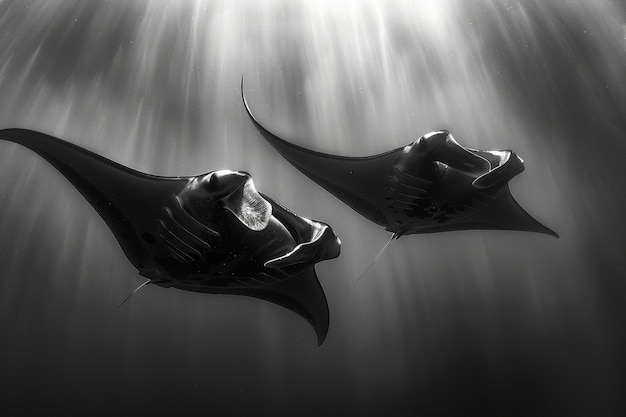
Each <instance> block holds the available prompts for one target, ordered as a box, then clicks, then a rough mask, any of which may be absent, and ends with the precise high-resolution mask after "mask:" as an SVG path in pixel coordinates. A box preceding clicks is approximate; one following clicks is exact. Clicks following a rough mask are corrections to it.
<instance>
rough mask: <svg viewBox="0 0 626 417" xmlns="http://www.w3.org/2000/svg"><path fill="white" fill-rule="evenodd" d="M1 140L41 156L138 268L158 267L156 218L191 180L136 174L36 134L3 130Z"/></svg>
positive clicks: (86, 151) (70, 144)
mask: <svg viewBox="0 0 626 417" xmlns="http://www.w3.org/2000/svg"><path fill="white" fill-rule="evenodd" d="M0 139H3V140H7V141H11V142H14V143H18V144H20V145H22V146H24V147H26V148H28V149H30V150H32V151H34V152H36V153H37V154H39V155H40V156H42V157H43V158H44V159H46V160H47V161H48V162H49V163H50V164H52V166H54V167H55V168H56V169H57V170H58V171H59V172H60V173H61V174H63V175H64V176H65V177H66V178H67V179H68V180H69V181H70V183H71V184H72V185H73V186H74V187H75V188H76V189H77V190H78V191H79V192H80V193H81V194H82V195H83V197H85V199H86V200H87V201H88V202H89V203H90V204H91V206H92V207H93V208H94V209H95V210H96V211H97V212H98V214H99V215H100V216H101V217H102V218H103V219H104V220H105V222H106V224H107V226H109V228H110V229H111V231H112V232H113V234H114V236H115V238H116V239H117V241H118V242H119V244H120V246H121V247H122V250H123V251H124V253H125V254H126V256H127V258H128V259H129V260H130V261H131V263H133V265H134V266H135V267H136V268H137V269H140V270H141V269H143V268H144V267H148V266H149V265H152V264H153V263H154V262H153V260H152V256H151V255H150V253H149V249H148V248H149V247H150V243H149V242H148V241H152V239H153V237H154V236H156V235H157V233H158V229H157V226H158V225H157V223H156V222H154V221H153V219H154V218H156V217H157V213H158V212H159V210H161V209H162V206H163V203H164V202H165V201H166V200H167V198H169V197H170V196H171V195H172V194H175V193H176V192H178V191H179V190H181V189H182V188H184V187H185V185H186V184H187V183H188V182H189V179H188V178H179V177H159V176H155V175H149V174H145V173H143V172H139V171H135V170H133V169H130V168H127V167H125V166H123V165H120V164H118V163H116V162H113V161H111V160H109V159H107V158H104V157H102V156H100V155H98V154H96V153H94V152H91V151H89V150H87V149H84V148H82V147H80V146H78V145H74V144H72V143H70V142H66V141H64V140H61V139H58V138H55V137H53V136H50V135H46V134H44V133H40V132H35V131H32V130H27V129H4V130H0ZM142 265H143V266H142Z"/></svg>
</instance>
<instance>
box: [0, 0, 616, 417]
mask: <svg viewBox="0 0 626 417" xmlns="http://www.w3.org/2000/svg"><path fill="white" fill-rule="evenodd" d="M242 73H245V77H246V91H247V96H248V99H249V102H250V104H251V106H252V108H253V109H254V111H255V113H256V115H257V117H258V118H259V120H261V121H262V122H263V123H264V124H265V125H266V126H267V127H269V128H270V129H272V130H274V131H275V132H277V133H279V134H281V135H282V136H283V137H285V138H288V139H289V140H291V141H293V142H294V143H298V144H301V145H305V146H307V147H310V148H314V149H318V150H322V151H325V152H332V153H337V154H344V155H353V156H362V155H371V154H375V153H379V152H382V151H385V150H388V149H391V148H395V147H398V146H402V145H405V144H407V143H409V142H411V141H413V140H415V139H417V138H418V137H419V136H421V135H422V134H424V133H426V132H429V131H431V130H435V129H441V128H446V129H449V130H450V131H451V132H452V133H453V134H454V136H455V137H456V139H457V140H458V141H459V142H460V143H461V144H463V145H465V146H468V147H474V148H482V149H513V150H515V151H516V152H517V153H518V154H519V155H520V156H522V158H524V160H525V162H526V171H525V172H524V173H523V174H521V175H520V176H519V177H517V178H515V179H514V180H513V181H512V182H511V189H512V192H513V194H514V195H515V197H516V198H517V200H518V201H519V202H520V203H521V204H522V206H524V207H525V208H526V209H527V210H528V211H529V212H530V213H532V214H533V215H534V216H535V217H536V218H537V219H539V220H540V221H541V222H543V223H545V224H546V225H547V226H549V227H551V228H553V229H554V230H556V231H557V232H558V233H560V235H561V238H560V239H553V238H551V237H548V236H544V235H537V234H531V233H519V232H495V231H488V232H487V231H470V232H451V233H443V234H433V235H422V236H418V235H413V236H407V237H404V238H402V239H400V240H399V241H396V242H394V243H393V244H392V245H391V247H390V248H389V250H388V251H387V252H386V253H385V254H384V255H383V256H382V257H381V258H380V260H379V261H378V262H377V264H376V265H375V266H374V267H373V268H372V269H371V270H370V271H369V273H368V275H367V276H366V277H365V278H364V279H362V280H361V281H360V282H359V284H358V285H354V284H353V282H354V280H355V279H356V277H357V276H358V275H359V274H360V272H361V271H362V270H363V268H364V267H365V266H367V264H368V263H369V262H370V261H371V259H372V258H373V257H374V256H375V254H376V253H377V251H378V250H379V249H380V247H382V245H383V244H384V243H385V242H386V240H387V239H388V237H389V236H388V233H387V232H385V231H384V230H383V229H382V228H379V227H377V226H376V225H374V224H372V223H369V222H368V221H366V220H365V219H363V218H361V217H360V216H358V215H357V214H356V213H354V212H353V211H352V210H351V209H349V208H348V207H347V206H345V205H343V204H342V203H341V202H339V201H338V200H337V199H335V198H334V197H332V196H331V195H330V194H328V193H327V192H326V191H324V190H323V189H321V188H320V187H319V186H317V185H316V184H314V183H313V182H311V181H309V180H308V179H307V178H305V177H304V176H302V175H301V174H300V173H299V172H297V171H296V170H295V169H294V168H293V167H292V166H291V165H289V164H288V163H287V162H286V161H285V160H283V159H282V158H281V157H280V156H279V155H278V154H277V153H276V152H275V151H274V150H273V149H272V148H271V147H270V146H269V145H268V144H267V143H265V142H264V141H263V140H262V138H261V137H260V136H259V135H258V134H257V132H256V130H255V129H254V128H253V126H252V124H251V123H250V121H249V119H248V117H247V116H246V114H245V111H244V108H243V106H242V103H241V98H240V93H239V82H240V78H241V75H242ZM625 74H626V6H624V3H623V2H622V1H619V0H615V1H609V0H598V1H594V2H590V1H583V0H568V1H557V0H541V1H540V0H529V1H505V0H503V1H487V0H476V1H471V2H468V1H461V0H448V1H409V0H405V1H402V0H392V1H390V0H369V1H330V0H323V1H302V0H297V1H287V0H271V1H270V0H266V1H243V0H229V1H199V0H180V1H157V0H153V1H148V0H129V1H113V0H110V1H105V0H102V1H82V0H80V1H79V0H64V1H60V0H58V1H57V0H50V1H39V0H0V128H8V127H24V128H29V129H34V130H40V131H43V132H47V133H50V134H53V135H56V136H58V137H61V138H64V139H66V140H69V141H71V142H73V143H76V144H79V145H81V146H83V147H86V148H88V149H91V150H94V151H96V152H98V153H100V154H102V155H104V156H106V157H108V158H110V159H112V160H114V161H117V162H120V163H122V164H124V165H127V166H130V167H132V168H135V169H138V170H141V171H144V172H149V173H153V174H160V175H196V174H200V173H204V172H208V171H211V170H215V169H241V170H246V171H248V172H250V173H252V175H253V177H254V179H255V183H256V185H257V188H258V189H259V190H261V191H263V192H265V193H267V194H268V195H271V196H273V197H274V198H276V199H277V200H278V201H280V202H282V203H283V204H284V205H286V206H287V207H289V208H291V209H292V210H294V211H296V212H297V213H300V214H302V215H305V216H307V217H311V218H314V219H319V220H322V221H324V222H327V223H330V224H331V225H333V227H334V230H335V232H336V233H337V234H338V235H339V237H340V238H341V240H342V243H343V247H342V255H341V257H340V258H338V259H336V260H332V261H328V262H324V263H322V264H319V265H318V266H317V271H318V275H319V277H320V281H321V283H322V286H323V287H324V289H325V292H326V295H327V298H328V302H329V306H330V312H331V325H330V331H329V335H328V338H327V340H326V342H325V343H324V344H323V345H322V346H321V347H317V343H316V338H315V334H314V332H313V330H312V329H311V327H310V326H309V325H308V324H307V323H306V322H305V321H304V320H303V319H301V318H300V317H298V316H296V315H295V314H293V313H291V312H289V311H287V310H285V309H282V308H280V307H277V306H275V305H272V304H270V303H267V302H263V301H261V300H256V299H247V298H244V297H232V296H216V295H202V294H193V293H186V292H182V291H176V290H166V289H162V288H158V287H152V288H151V287H146V288H145V289H143V290H142V291H141V293H140V294H138V295H137V296H135V297H134V298H133V299H132V302H129V303H127V304H126V305H125V306H124V307H123V308H121V309H116V307H117V305H118V304H119V302H120V301H121V300H123V299H124V298H125V297H126V296H127V295H128V294H129V293H130V292H131V291H132V290H133V289H134V288H135V287H137V286H138V285H139V284H140V283H141V282H142V279H140V277H139V276H138V275H137V274H136V271H135V270H134V268H133V267H132V266H131V265H130V263H129V262H128V261H127V260H126V258H125V257H124V255H123V253H122V251H121V250H120V248H119V247H118V245H117V244H116V242H115V240H114V238H113V236H112V234H111V233H110V231H109V230H108V229H107V227H106V226H105V224H104V222H102V220H101V219H100V218H99V217H98V216H97V215H96V214H95V212H94V211H93V209H92V208H91V206H89V204H88V203H87V202H86V201H84V200H83V198H82V197H81V196H80V194H79V193H78V192H77V191H76V190H75V189H74V188H73V187H72V186H71V185H70V184H69V183H68V182H67V181H66V180H65V179H64V178H63V177H62V176H61V175H60V174H59V173H58V172H57V171H55V170H54V169H53V168H52V167H51V166H49V165H48V164H47V163H46V162H45V161H43V160H42V159H41V158H39V157H38V156H37V155H35V154H34V153H32V152H31V151H29V150H27V149H24V148H21V147H19V146H17V145H14V144H10V143H6V142H3V143H0V399H1V402H0V407H1V408H2V409H3V410H12V412H13V413H15V414H11V413H9V414H7V415H35V414H37V415H41V413H43V412H45V413H46V414H57V415H62V414H60V413H65V415H71V414H77V415H131V414H132V415H215V416H239V415H265V414H267V415H274V416H279V415H280V416H282V415H285V416H286V415H290V416H295V415H298V416H321V415H337V416H382V415H385V416H449V415H481V416H489V415H494V416H557V415H562V416H623V415H626V273H625V265H626V237H625V236H626V215H625V214H624V209H625V208H626V186H625V184H624V183H625V182H626V162H625V161H626V81H625V79H626V77H625Z"/></svg>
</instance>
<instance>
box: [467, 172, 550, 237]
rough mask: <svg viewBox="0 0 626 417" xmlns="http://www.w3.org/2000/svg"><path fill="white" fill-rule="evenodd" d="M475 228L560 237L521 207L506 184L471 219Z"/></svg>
mask: <svg viewBox="0 0 626 417" xmlns="http://www.w3.org/2000/svg"><path fill="white" fill-rule="evenodd" d="M469 220H470V221H471V222H472V223H473V225H474V227H471V228H485V229H492V230H519V231H524V232H536V233H543V234H546V235H550V236H554V237H556V238H558V237H559V235H558V233H556V232H555V231H553V230H552V229H550V228H548V227H546V226H544V225H543V224H541V223H539V222H538V221H537V220H535V218H534V217H533V216H531V215H530V214H528V213H527V212H526V210H524V209H523V208H522V206H520V205H519V203H518V202H517V201H515V198H513V196H512V195H511V191H510V190H509V186H508V184H505V185H504V186H503V187H502V189H501V190H500V192H499V193H498V195H497V196H496V198H495V199H494V200H493V201H492V202H491V203H490V204H489V205H487V206H486V207H485V208H484V209H483V210H481V211H480V212H478V213H477V214H475V215H472V216H471V217H470V219H469Z"/></svg>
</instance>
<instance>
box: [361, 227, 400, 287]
mask: <svg viewBox="0 0 626 417" xmlns="http://www.w3.org/2000/svg"><path fill="white" fill-rule="evenodd" d="M399 237H400V235H399V234H397V233H394V234H393V235H391V237H390V238H389V240H388V241H387V243H385V246H383V248H382V249H381V250H380V252H378V255H376V256H375V257H374V260H373V261H372V262H371V263H370V264H369V266H368V267H367V268H365V271H363V272H362V273H361V275H359V277H358V278H357V279H356V281H354V283H355V284H357V283H358V282H359V281H360V280H361V278H363V277H364V276H365V274H367V271H369V270H370V269H371V268H372V267H373V266H374V264H375V263H376V261H377V260H378V258H380V255H382V254H383V252H384V251H385V249H387V248H388V247H389V245H390V244H391V241H393V240H394V239H398V238H399Z"/></svg>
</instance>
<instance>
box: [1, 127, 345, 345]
mask: <svg viewBox="0 0 626 417" xmlns="http://www.w3.org/2000/svg"><path fill="white" fill-rule="evenodd" d="M0 139H4V140H8V141H12V142H15V143H18V144H21V145H23V146H25V147H27V148H29V149H31V150H33V151H35V152H36V153H38V154H39V155H41V156H42V157H43V158H45V159H46V160H47V161H48V162H50V163H51V164H52V165H53V166H54V167H55V168H56V169H58V170H59V171H60V172H61V173H62V174H63V175H64V176H65V177H66V178H67V179H68V180H69V181H70V182H71V183H72V184H73V185H74V186H75V187H76V188H77V189H78V190H79V191H80V193H81V194H82V195H83V196H84V197H85V198H86V199H87V201H89V203H90V204H91V205H92V206H93V207H94V208H95V209H96V211H97V212H98V214H100V216H101V217H102V218H103V219H104V221H105V222H106V224H107V225H108V226H109V228H110V229H111V231H112V232H113V234H114V235H115V238H116V239H117V241H118V242H119V244H120V246H121V247H122V249H123V251H124V253H125V254H126V256H127V258H128V259H129V260H130V262H131V263H132V264H133V265H134V266H135V268H137V270H138V271H139V273H140V274H141V275H142V276H144V277H146V278H148V280H149V281H148V282H149V283H150V284H154V285H158V286H161V287H174V288H178V289H182V290H187V291H195V292H204V293H214V294H237V295H245V296H250V297H256V298H261V299H264V300H267V301H270V302H272V303H275V304H278V305H281V306H283V307H286V308H288V309H290V310H293V311H295V312H296V313H298V314H299V315H301V316H302V317H304V318H305V319H306V320H308V321H309V322H310V323H311V325H312V326H313V327H314V329H315V331H316V333H317V336H318V341H319V343H320V344H321V343H322V342H323V340H324V338H325V336H326V333H327V331H328V320H329V319H328V305H327V303H326V297H325V295H324V292H323V290H322V287H321V286H320V284H319V281H318V279H317V276H316V274H315V270H314V265H315V263H317V262H320V261H322V260H325V259H330V258H335V257H337V256H338V255H339V251H340V242H339V239H337V237H336V236H335V235H334V233H333V231H332V229H331V228H330V227H329V226H328V225H326V224H324V223H320V222H316V221H313V220H309V219H307V218H304V217H301V216H299V215H297V214H294V213H292V212H290V211H289V210H287V209H286V208H284V207H282V206H281V205H280V204H278V203H277V202H275V201H274V200H272V199H271V198H270V197H268V196H265V195H262V194H260V193H258V192H257V191H256V189H255V187H254V183H253V181H252V178H251V177H250V175H248V174H247V173H245V172H239V171H228V170H223V171H213V172H209V173H208V174H205V175H200V176H196V177H160V176H155V175H149V174H144V173H142V172H138V171H135V170H132V169H130V168H127V167H125V166H122V165H120V164H117V163H115V162H113V161H111V160H108V159H106V158H104V157H102V156H100V155H97V154H95V153H93V152H90V151H88V150H86V149H83V148H81V147H79V146H77V145H73V144H71V143H69V142H66V141H63V140H61V139H57V138H55V137H52V136H48V135H45V134H43V133H38V132H34V131H30V130H23V129H7V130H1V131H0Z"/></svg>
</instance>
